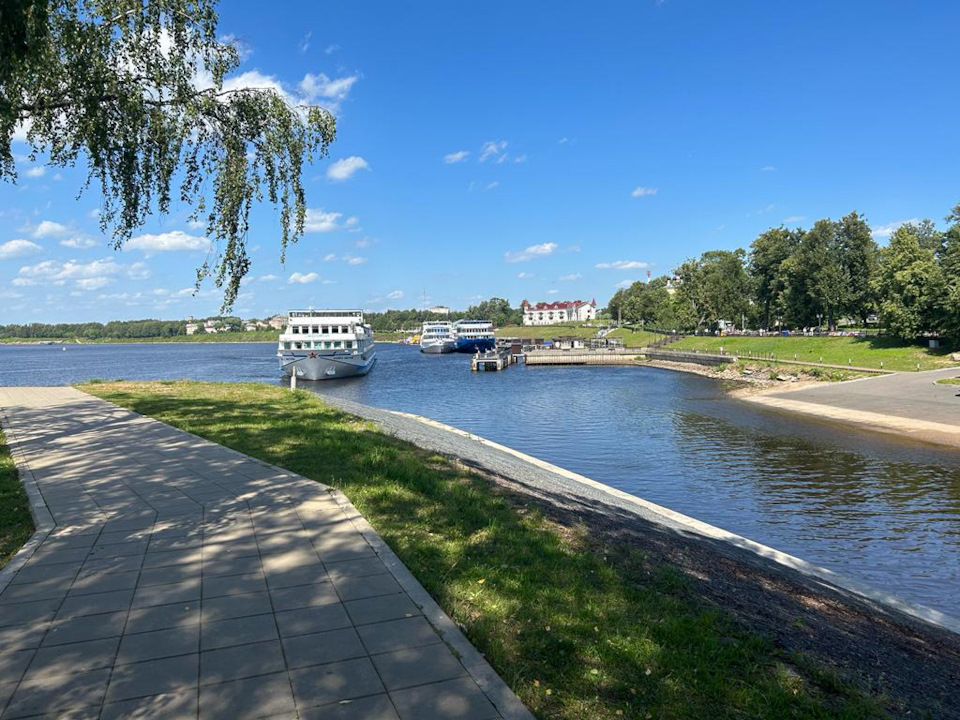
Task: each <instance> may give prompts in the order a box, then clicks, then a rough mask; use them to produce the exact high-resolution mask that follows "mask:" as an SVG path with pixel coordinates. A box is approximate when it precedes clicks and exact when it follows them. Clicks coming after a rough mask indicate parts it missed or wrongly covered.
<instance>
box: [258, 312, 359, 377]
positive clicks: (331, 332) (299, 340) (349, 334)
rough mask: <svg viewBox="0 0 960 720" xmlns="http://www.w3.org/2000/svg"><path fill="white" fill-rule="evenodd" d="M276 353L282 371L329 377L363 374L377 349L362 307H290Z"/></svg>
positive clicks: (286, 373)
mask: <svg viewBox="0 0 960 720" xmlns="http://www.w3.org/2000/svg"><path fill="white" fill-rule="evenodd" d="M277 357H278V358H279V359H280V370H281V372H282V373H283V374H285V375H290V374H291V373H293V372H294V371H295V372H296V373H297V377H298V378H300V379H303V380H330V379H332V378H345V377H352V376H356V375H366V374H367V373H368V372H370V370H371V368H373V366H374V363H376V362H377V350H376V347H375V345H374V342H373V330H372V329H371V328H370V326H369V325H366V324H364V322H363V311H362V310H291V311H290V313H289V315H288V317H287V327H286V329H285V330H284V331H283V333H281V335H280V344H279V346H278V347H277Z"/></svg>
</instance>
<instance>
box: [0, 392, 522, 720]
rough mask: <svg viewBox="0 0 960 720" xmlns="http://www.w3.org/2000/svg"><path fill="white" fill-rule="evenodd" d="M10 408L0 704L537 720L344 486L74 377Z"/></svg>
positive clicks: (76, 710)
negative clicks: (28, 527) (26, 527)
mask: <svg viewBox="0 0 960 720" xmlns="http://www.w3.org/2000/svg"><path fill="white" fill-rule="evenodd" d="M0 411H2V415H3V419H4V421H5V425H4V431H5V433H6V434H7V440H8V443H9V444H10V446H11V449H12V450H13V452H14V457H15V459H16V460H17V463H18V466H19V467H20V471H21V478H22V480H23V481H24V484H25V486H26V487H27V489H28V492H30V493H31V495H32V497H31V500H32V501H33V505H34V509H35V511H36V513H37V519H38V532H37V534H36V535H35V537H34V539H33V540H32V541H31V542H30V543H28V545H27V546H26V547H25V548H24V550H23V551H21V553H20V554H18V556H17V557H16V558H14V560H13V561H12V562H11V563H10V565H9V566H8V567H7V569H6V570H4V572H3V573H2V574H0V591H2V592H0V648H2V654H0V718H2V720H7V719H8V718H21V717H28V716H42V717H45V718H46V717H49V718H54V717H56V718H71V719H81V718H84V719H85V718H101V719H102V720H107V719H108V718H131V717H135V718H165V719H166V718H229V720H241V719H242V718H261V717H271V718H274V717H275V718H301V719H305V718H339V719H343V720H345V719H348V718H357V719H361V718H362V719H364V720H376V719H378V718H384V719H385V718H392V719H396V718H401V719H403V720H408V719H410V720H413V719H415V720H430V719H431V718H457V719H460V720H469V719H473V720H485V719H487V718H501V717H503V718H531V717H532V716H531V715H530V714H529V713H528V712H527V711H526V709H525V708H523V706H522V705H521V704H520V703H519V701H517V699H516V697H515V696H513V694H512V693H511V692H510V691H509V689H508V688H507V687H506V686H505V685H504V684H503V682H502V681H501V680H500V679H499V678H498V677H497V676H496V675H495V674H494V673H493V671H492V670H491V669H490V667H489V665H487V664H486V662H485V661H484V660H483V658H482V657H481V656H480V655H479V653H477V652H476V650H475V649H474V648H473V647H472V646H470V645H469V643H467V642H466V640H465V639H464V638H463V636H462V635H461V634H460V632H459V631H458V630H457V629H456V627H455V626H454V625H453V623H452V622H451V621H450V619H449V618H447V616H446V615H444V614H443V613H442V611H441V610H440V609H439V607H437V606H436V603H434V602H433V601H432V599H430V597H429V595H427V594H426V593H425V592H424V591H423V588H422V587H420V585H419V584H418V583H417V582H416V581H415V580H414V579H413V577H412V576H411V575H410V574H409V572H408V571H407V570H406V568H404V567H403V565H402V564H401V563H400V562H399V561H398V560H397V559H396V556H394V555H393V553H392V552H391V551H390V550H389V548H387V547H386V545H385V544H384V543H383V541H382V540H381V539H380V538H379V536H377V535H376V533H374V532H373V531H372V529H371V528H370V526H369V525H368V524H367V523H366V521H365V520H364V519H363V518H362V517H361V516H359V515H358V514H357V513H356V511H355V510H354V509H353V507H352V506H351V505H350V504H349V503H348V502H347V501H346V500H345V498H343V496H342V495H340V494H339V493H336V492H331V491H329V489H328V488H326V487H325V486H323V485H321V484H319V483H316V482H313V481H310V480H307V479H305V478H302V477H299V476H297V475H294V474H292V473H289V472H286V471H284V470H282V469H279V468H275V467H272V466H269V465H266V464H264V463H261V462H259V461H256V460H254V459H252V458H249V457H247V456H244V455H241V454H239V453H236V452H234V451H232V450H229V449H227V448H224V447H221V446H219V445H216V444H214V443H210V442H206V441H203V440H200V439H198V438H196V437H194V436H192V435H188V434H186V433H183V432H181V431H179V430H176V429H174V428H171V427H169V426H167V425H164V424H162V423H160V422H157V421H154V420H150V419H147V418H143V417H140V416H138V415H135V414H133V413H130V412H127V411H125V410H123V409H121V408H118V407H116V406H114V405H112V404H110V403H107V402H104V401H102V400H99V399H96V398H92V397H90V396H88V395H85V394H83V393H80V392H79V391H76V390H73V389H70V388H0ZM451 647H452V648H453V651H452V650H451ZM478 683H479V684H478Z"/></svg>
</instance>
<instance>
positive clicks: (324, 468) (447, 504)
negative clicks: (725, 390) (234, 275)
mask: <svg viewBox="0 0 960 720" xmlns="http://www.w3.org/2000/svg"><path fill="white" fill-rule="evenodd" d="M81 389H83V390H85V391H86V392H90V393H92V394H94V395H97V396H99V397H102V398H105V399H107V400H111V401H113V402H116V403H118V404H120V405H123V406H125V407H128V408H130V409H132V410H135V411H136V412H139V413H143V414H145V415H149V416H151V417H154V418H157V419H159V420H162V421H164V422H167V423H170V424H171V425H174V426H176V427H179V428H182V429H184V430H187V431H190V432H192V433H196V434H197V435H200V436H202V437H205V438H208V439H210V440H213V441H214V442H218V443H222V444H224V445H227V446H229V447H232V448H235V449H237V450H240V451H242V452H244V453H247V454H249V455H252V456H254V457H258V458H261V459H263V460H265V461H267V462H270V463H274V464H277V465H280V466H282V467H285V468H288V469H290V470H292V471H294V472H297V473H300V474H302V475H304V476H306V477H309V478H313V479H315V480H318V481H320V482H323V483H327V484H329V485H332V486H335V487H338V488H340V489H342V490H343V491H344V492H345V493H346V495H347V496H348V497H349V498H350V499H351V500H352V501H353V503H354V504H355V505H356V506H357V508H358V509H359V510H360V511H361V512H362V513H363V514H364V515H365V516H366V517H367V518H368V519H369V521H370V522H371V523H372V524H373V526H374V527H375V528H376V529H377V530H378V531H379V532H380V534H381V535H382V536H383V538H384V539H385V540H386V541H387V542H388V543H389V544H390V546H391V547H392V548H393V549H394V550H395V551H396V553H397V554H398V555H399V556H400V558H401V559H402V560H403V561H404V563H406V565H407V567H409V568H410V570H411V571H412V572H413V573H414V575H416V577H417V578H418V579H419V580H420V582H421V583H422V584H423V585H424V586H425V587H426V588H427V590H428V591H429V592H430V593H431V594H432V595H433V597H434V598H436V600H437V601H438V602H439V603H440V605H441V606H442V607H443V608H444V609H445V610H446V611H447V612H448V613H449V614H450V616H451V617H452V618H453V619H454V620H455V621H456V622H457V623H458V624H459V625H460V626H461V627H462V628H463V629H464V631H465V633H466V634H467V636H468V637H469V638H470V640H471V641H472V642H473V643H474V644H475V645H476V646H477V647H478V648H479V650H480V652H482V653H484V655H486V657H487V659H488V660H489V661H490V663H491V664H492V665H493V667H494V668H495V669H496V670H497V672H499V673H500V675H501V676H502V677H503V678H504V679H505V680H506V681H507V683H508V684H509V685H510V687H512V688H513V690H514V691H515V692H516V693H517V694H518V695H519V697H520V698H521V700H523V702H524V703H526V704H527V706H528V707H529V708H530V709H531V710H532V711H533V712H534V713H535V714H536V715H537V716H538V717H540V718H544V719H545V718H559V719H563V720H584V719H587V718H589V719H590V720H615V719H616V718H621V719H622V718H640V719H647V718H711V719H719V718H731V719H733V718H771V719H772V718H776V719H778V720H779V719H780V718H824V719H826V718H867V717H877V716H881V717H882V716H883V715H882V713H880V711H879V710H878V708H879V707H880V706H879V705H878V704H877V703H876V702H875V701H874V700H873V699H871V698H869V697H867V696H865V695H863V694H862V693H861V692H860V691H859V690H855V689H853V688H851V687H850V686H848V685H845V684H843V683H841V682H839V681H838V680H836V678H835V677H834V676H833V675H831V674H829V673H823V672H821V671H820V669H818V668H816V667H813V666H811V664H810V663H808V662H807V659H806V658H798V657H791V658H789V659H787V658H784V657H781V654H780V653H779V652H778V651H777V649H776V648H775V647H773V645H772V644H771V643H770V642H769V641H767V640H765V639H763V638H761V637H759V636H758V635H756V634H753V633H752V632H750V631H748V630H746V629H745V628H743V627H742V626H740V625H739V624H738V623H736V622H735V621H734V620H733V618H732V616H731V615H728V614H727V613H725V612H724V611H722V610H720V609H717V608H716V607H710V606H708V605H707V604H706V603H705V602H703V601H701V600H700V598H698V597H697V596H695V595H694V593H693V591H692V590H691V589H690V588H691V586H690V585H689V584H687V582H685V579H684V577H683V576H682V575H681V574H680V573H679V572H678V571H677V570H675V569H673V568H671V567H665V566H657V565H652V564H650V563H648V562H646V560H645V557H644V556H643V555H642V554H640V553H638V552H629V553H628V552H627V551H626V550H624V549H622V548H620V547H618V546H612V545H601V544H599V542H598V541H597V540H595V539H593V538H591V536H590V535H589V534H587V533H586V532H584V531H582V530H580V529H578V528H570V527H561V526H558V525H556V524H554V523H552V522H550V521H548V520H547V519H546V518H545V517H543V515H542V514H540V513H539V512H538V511H537V510H536V509H535V507H534V506H531V505H528V504H527V502H526V501H524V500H521V499H519V498H517V497H515V496H513V495H509V494H507V493H506V492H505V491H502V490H500V489H498V488H497V487H496V486H495V485H493V484H491V483H490V482H489V481H488V480H486V479H485V478H483V477H481V476H479V475H478V474H476V473H475V472H473V471H471V470H469V469H468V468H465V467H462V466H460V465H458V464H456V463H454V462H452V461H450V460H448V459H446V458H444V457H442V456H440V455H437V454H433V453H429V452H426V451H423V450H420V449H419V448H416V447H415V446H413V445H411V444H409V443H405V442H402V441H399V440H397V439H394V438H391V437H388V436H386V435H384V434H382V433H380V432H379V431H378V430H377V429H376V428H375V426H373V425H371V424H369V423H366V422H364V421H362V420H360V419H358V418H355V417H353V416H350V415H347V414H344V413H342V412H340V411H338V410H336V409H333V408H331V407H330V406H328V405H326V404H324V403H323V402H322V401H321V400H320V399H319V398H317V397H316V396H315V395H312V394H310V393H307V392H303V391H299V392H296V393H291V392H289V391H287V390H284V389H282V388H276V387H270V386H265V385H254V384H213V383H197V382H180V381H178V382H173V381H169V382H155V383H98V384H93V385H86V386H81Z"/></svg>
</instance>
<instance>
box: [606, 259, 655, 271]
mask: <svg viewBox="0 0 960 720" xmlns="http://www.w3.org/2000/svg"><path fill="white" fill-rule="evenodd" d="M648 265H649V263H645V262H640V261H639V260H616V261H614V262H605V263H597V265H596V268H597V270H640V269H642V268H645V267H647V266H648Z"/></svg>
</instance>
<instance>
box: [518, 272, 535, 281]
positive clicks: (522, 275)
mask: <svg viewBox="0 0 960 720" xmlns="http://www.w3.org/2000/svg"><path fill="white" fill-rule="evenodd" d="M517 277H518V278H520V279H521V280H529V279H530V278H532V277H534V275H533V273H528V272H521V273H517Z"/></svg>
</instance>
